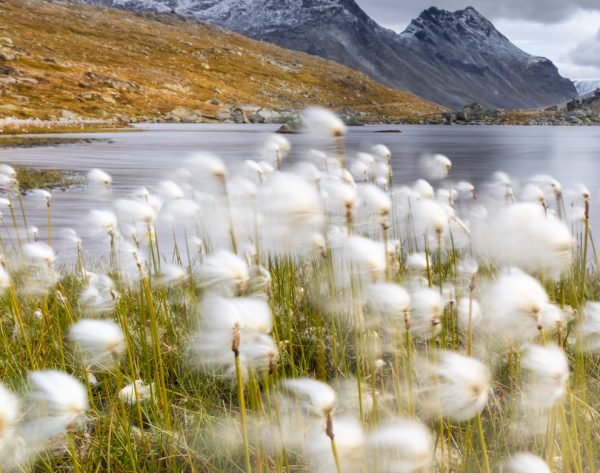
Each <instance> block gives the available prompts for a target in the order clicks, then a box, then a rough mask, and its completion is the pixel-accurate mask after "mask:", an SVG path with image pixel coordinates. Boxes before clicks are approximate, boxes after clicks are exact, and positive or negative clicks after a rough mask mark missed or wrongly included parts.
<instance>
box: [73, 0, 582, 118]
mask: <svg viewBox="0 0 600 473" xmlns="http://www.w3.org/2000/svg"><path fill="white" fill-rule="evenodd" d="M80 1H87V2H92V3H97V4H103V5H108V6H116V7H121V8H126V9H131V10H134V11H149V12H163V13H164V12H173V13H177V14H179V15H183V16H191V17H194V18H198V19H203V20H207V21H210V22H213V23H217V24H219V25H222V26H224V27H226V28H228V29H231V30H233V31H237V32H239V33H242V34H244V35H247V36H250V37H253V38H258V39H262V40H266V41H269V42H272V43H275V44H278V45H280V46H283V47H285V48H289V49H294V50H298V51H305V52H308V53H310V54H314V55H318V56H322V57H325V58H327V59H332V60H334V61H336V62H339V63H342V64H345V65H347V66H349V67H351V68H353V69H357V70H360V71H363V72H365V73H367V74H368V75H369V76H371V77H372V78H374V79H376V80H378V81H380V82H382V83H384V84H386V85H389V86H393V87H397V88H399V89H402V90H408V91H410V92H413V93H415V94H417V95H419V96H421V97H425V98H427V99H429V100H433V101H435V102H438V103H440V104H443V105H446V106H448V107H461V106H463V105H465V104H467V103H471V102H479V103H481V104H483V105H485V106H493V107H502V108H529V107H543V106H547V105H552V104H555V103H560V102H564V101H566V100H569V99H571V98H573V97H575V96H576V95H577V91H576V89H575V87H574V86H573V84H572V82H571V81H569V80H568V79H565V78H563V77H561V76H560V75H559V73H558V70H557V69H556V67H555V66H554V64H552V62H550V61H549V60H548V59H545V58H541V57H535V56H531V55H529V54H527V53H525V52H523V51H522V50H520V49H519V48H517V47H516V46H515V45H513V44H512V43H511V42H510V41H509V40H508V39H507V38H506V37H505V36H503V35H502V34H501V33H500V32H499V31H498V30H496V28H495V27H494V25H493V24H492V23H490V22H489V21H488V20H487V19H486V18H484V17H483V16H482V15H481V14H479V13H478V12H477V11H476V10H475V9H473V8H470V7H469V8H466V9H464V10H459V11H456V12H448V11H445V10H440V9H438V8H434V7H432V8H429V9H427V10H425V11H424V12H423V13H421V15H420V16H419V17H418V18H416V19H415V20H413V21H412V22H411V23H410V25H409V26H408V27H407V28H406V30H405V31H403V32H402V33H400V34H396V33H394V32H393V31H390V30H387V29H385V28H382V27H381V26H379V25H378V24H377V23H375V21H373V20H372V19H371V18H370V17H369V16H368V15H367V14H366V13H365V12H364V11H363V10H362V9H361V8H360V7H359V6H358V5H357V4H356V2H355V1H354V0H80Z"/></svg>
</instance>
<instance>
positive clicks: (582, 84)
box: [573, 79, 600, 97]
mask: <svg viewBox="0 0 600 473" xmlns="http://www.w3.org/2000/svg"><path fill="white" fill-rule="evenodd" d="M573 84H575V88H576V89H577V95H578V96H579V97H583V96H584V95H587V94H590V93H592V92H594V91H595V90H596V89H598V88H600V79H575V80H574V81H573Z"/></svg>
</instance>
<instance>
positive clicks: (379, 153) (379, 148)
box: [371, 144, 392, 162]
mask: <svg viewBox="0 0 600 473" xmlns="http://www.w3.org/2000/svg"><path fill="white" fill-rule="evenodd" d="M371 152H372V153H373V154H374V155H375V156H376V157H378V158H379V159H382V160H383V161H385V162H390V160H391V159H392V152H391V151H390V149H389V148H388V147H387V146H385V145H382V144H377V145H375V146H373V147H372V148H371Z"/></svg>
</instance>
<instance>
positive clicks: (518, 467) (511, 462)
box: [499, 453, 550, 473]
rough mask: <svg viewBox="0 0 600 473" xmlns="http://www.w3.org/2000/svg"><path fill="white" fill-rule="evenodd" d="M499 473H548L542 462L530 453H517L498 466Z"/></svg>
mask: <svg viewBox="0 0 600 473" xmlns="http://www.w3.org/2000/svg"><path fill="white" fill-rule="evenodd" d="M499 471H500V473H550V468H549V467H548V465H547V464H546V462H545V461H544V460H542V459H541V458H540V457H538V456H536V455H534V454H532V453H517V454H515V455H513V456H512V457H511V458H510V459H508V460H507V461H506V462H504V463H503V464H502V465H501V466H500V470H499Z"/></svg>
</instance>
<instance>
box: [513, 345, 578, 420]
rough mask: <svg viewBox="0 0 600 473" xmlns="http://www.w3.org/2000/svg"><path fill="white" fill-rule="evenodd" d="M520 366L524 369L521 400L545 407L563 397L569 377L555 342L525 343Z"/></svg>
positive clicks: (565, 359) (552, 404)
mask: <svg viewBox="0 0 600 473" xmlns="http://www.w3.org/2000/svg"><path fill="white" fill-rule="evenodd" d="M521 366H522V368H523V370H524V371H525V378H526V381H525V383H526V389H525V399H524V401H525V403H526V404H527V405H529V406H532V407H534V408H536V409H549V408H551V407H552V406H554V405H555V404H556V403H558V402H559V401H560V400H562V399H563V397H564V396H565V393H566V390H567V382H568V380H569V362H568V361H567V357H566V356H565V354H564V352H563V351H562V350H561V349H560V348H559V347H558V346H556V345H546V346H539V345H528V346H527V347H526V349H525V351H524V353H523V358H522V361H521Z"/></svg>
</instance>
